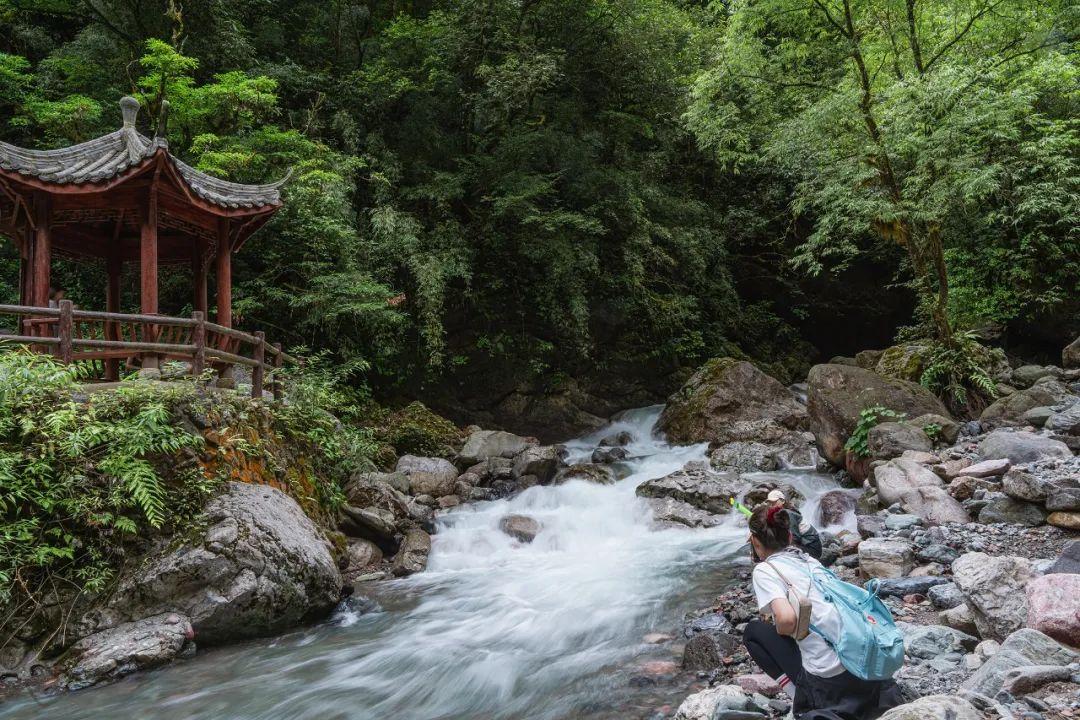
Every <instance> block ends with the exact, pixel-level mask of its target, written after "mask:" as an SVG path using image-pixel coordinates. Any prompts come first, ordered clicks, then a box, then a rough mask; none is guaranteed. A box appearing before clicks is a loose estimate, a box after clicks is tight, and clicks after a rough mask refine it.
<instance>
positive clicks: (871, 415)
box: [844, 405, 904, 458]
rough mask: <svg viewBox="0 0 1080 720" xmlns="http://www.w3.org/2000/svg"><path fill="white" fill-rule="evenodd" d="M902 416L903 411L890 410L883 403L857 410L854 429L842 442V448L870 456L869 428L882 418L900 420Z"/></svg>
mask: <svg viewBox="0 0 1080 720" xmlns="http://www.w3.org/2000/svg"><path fill="white" fill-rule="evenodd" d="M903 417H904V414H903V413H898V412H896V411H895V410H890V409H889V408H887V407H885V406H883V405H872V406H870V407H868V408H863V409H862V410H861V411H860V412H859V422H858V423H856V424H855V430H854V431H853V432H852V433H851V437H849V438H848V441H847V442H846V443H844V449H845V450H847V451H848V452H851V453H854V454H855V455H857V456H858V457H861V458H864V457H870V447H869V445H867V440H868V439H869V436H870V428H872V427H874V426H875V425H877V424H878V423H879V422H881V421H882V420H900V419H903Z"/></svg>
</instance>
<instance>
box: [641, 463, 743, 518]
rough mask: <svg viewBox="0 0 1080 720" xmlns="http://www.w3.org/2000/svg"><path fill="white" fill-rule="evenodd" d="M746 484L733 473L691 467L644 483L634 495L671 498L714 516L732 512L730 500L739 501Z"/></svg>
mask: <svg viewBox="0 0 1080 720" xmlns="http://www.w3.org/2000/svg"><path fill="white" fill-rule="evenodd" d="M747 484H748V483H745V482H743V481H741V480H740V479H739V476H738V475H736V474H734V473H713V472H709V471H708V470H706V469H705V468H702V467H690V468H687V469H683V470H679V471H677V472H673V473H672V474H670V475H665V476H664V477H662V478H657V479H655V480H648V481H646V482H643V483H642V484H641V485H639V486H638V488H637V491H636V492H637V494H638V495H639V496H641V497H646V498H672V499H674V500H678V501H680V502H684V503H687V504H688V505H692V506H693V507H696V508H698V509H699V510H704V511H706V512H710V513H714V514H726V513H728V512H730V511H731V503H730V498H732V497H738V496H739V495H741V494H742V492H743V490H745V489H746V486H747Z"/></svg>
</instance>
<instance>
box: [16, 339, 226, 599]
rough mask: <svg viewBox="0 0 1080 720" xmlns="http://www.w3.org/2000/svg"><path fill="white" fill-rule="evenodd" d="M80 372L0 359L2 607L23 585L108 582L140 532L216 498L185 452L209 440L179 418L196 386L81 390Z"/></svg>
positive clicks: (178, 519) (21, 354)
mask: <svg viewBox="0 0 1080 720" xmlns="http://www.w3.org/2000/svg"><path fill="white" fill-rule="evenodd" d="M77 372H78V371H77V369H76V366H67V367H65V366H62V365H58V364H57V363H56V362H55V361H53V360H52V359H51V358H49V357H47V356H43V355H36V354H33V353H30V352H28V351H9V352H3V353H0V603H3V602H6V601H8V600H10V599H11V594H12V592H13V591H15V590H21V592H22V593H26V594H32V593H36V592H38V591H39V589H40V588H42V587H43V586H46V585H47V584H55V583H75V584H77V585H78V586H80V587H82V588H84V590H85V591H86V592H88V593H94V592H97V591H100V590H101V589H103V588H104V587H105V585H106V583H108V581H109V580H110V578H111V577H112V574H113V569H114V566H115V564H116V562H117V558H118V557H120V556H122V554H123V546H124V544H125V543H126V542H128V541H130V540H131V539H132V538H133V537H134V536H135V535H136V534H142V535H144V536H145V535H146V534H149V533H152V532H154V531H156V530H164V529H168V528H173V529H174V528H176V527H177V526H182V525H183V523H184V522H186V521H188V520H190V518H191V517H193V516H194V515H195V514H196V513H197V512H198V511H199V509H200V508H201V505H202V501H203V500H204V499H205V498H206V497H208V495H209V493H210V492H211V491H212V488H213V483H211V482H209V481H208V480H206V479H205V478H204V477H203V476H202V475H201V474H200V473H199V472H197V471H196V470H195V469H194V467H193V465H192V464H191V463H190V462H188V463H183V462H180V463H177V462H176V461H175V460H174V461H172V462H170V463H168V464H167V467H168V479H167V480H166V474H165V469H166V467H165V466H163V465H162V464H161V463H162V460H163V459H164V458H166V457H176V456H180V457H183V453H184V452H185V451H187V450H196V449H198V448H199V447H200V446H201V445H202V437H201V436H199V435H195V434H191V433H189V432H187V431H186V430H184V429H183V428H182V427H181V426H179V425H178V424H177V423H176V422H175V417H174V414H175V411H176V408H177V407H178V406H179V405H180V404H182V403H184V402H185V401H186V399H187V395H188V393H190V389H189V388H185V387H183V386H181V387H177V388H170V389H168V390H165V391H162V390H156V389H150V388H147V387H146V386H141V385H132V386H131V387H125V388H122V389H120V390H117V391H116V392H107V393H94V394H91V395H89V396H87V397H85V398H84V399H79V398H78V397H77V396H76V393H75V389H76V387H75V383H76V381H77Z"/></svg>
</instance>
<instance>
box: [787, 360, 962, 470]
mask: <svg viewBox="0 0 1080 720" xmlns="http://www.w3.org/2000/svg"><path fill="white" fill-rule="evenodd" d="M808 383H809V395H808V398H807V409H808V411H809V414H810V431H811V432H812V433H813V434H814V440H815V442H816V443H817V446H818V450H819V451H820V452H821V454H822V456H823V457H825V458H826V459H827V460H829V462H831V463H833V464H834V465H841V466H842V465H843V464H844V461H845V459H846V455H847V451H846V450H844V443H846V442H847V440H848V438H849V437H851V433H852V431H854V430H855V425H856V423H857V422H858V421H859V413H860V412H861V411H862V410H863V409H864V408H867V407H871V406H873V405H883V406H885V407H887V408H890V409H891V410H895V411H897V412H901V413H904V414H906V415H907V416H908V417H918V416H920V415H924V414H926V413H933V414H935V415H941V416H943V417H949V413H948V411H947V410H946V409H945V406H944V405H943V404H942V403H941V401H940V400H938V399H937V397H935V396H934V394H933V393H931V392H930V391H929V390H927V389H926V388H924V387H922V386H921V385H918V384H916V383H913V382H909V381H906V380H897V379H892V378H885V377H882V376H881V375H878V374H876V373H874V372H871V371H869V370H864V369H862V368H859V367H852V366H849V365H815V366H814V367H813V368H811V369H810V374H809V376H808Z"/></svg>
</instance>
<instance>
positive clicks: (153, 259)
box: [139, 187, 158, 369]
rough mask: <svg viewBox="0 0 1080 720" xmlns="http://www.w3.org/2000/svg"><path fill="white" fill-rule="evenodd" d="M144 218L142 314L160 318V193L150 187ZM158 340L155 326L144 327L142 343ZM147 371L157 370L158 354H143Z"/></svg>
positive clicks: (141, 231)
mask: <svg viewBox="0 0 1080 720" xmlns="http://www.w3.org/2000/svg"><path fill="white" fill-rule="evenodd" d="M140 211H141V213H142V217H141V218H140V222H139V260H140V263H139V270H140V286H141V295H140V300H141V302H140V311H141V312H142V314H143V315H157V312H158V233H157V231H158V227H157V220H158V212H157V192H156V190H155V188H153V187H151V188H150V192H149V193H148V194H147V197H146V199H145V200H144V201H143V203H142V207H141V208H140ZM156 339H157V326H156V325H143V340H144V341H146V342H154V341H155V340H156ZM142 366H143V368H144V369H150V368H157V366H158V358H157V355H154V354H152V353H144V354H143V363H142Z"/></svg>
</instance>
